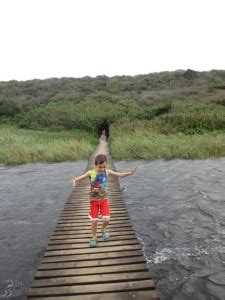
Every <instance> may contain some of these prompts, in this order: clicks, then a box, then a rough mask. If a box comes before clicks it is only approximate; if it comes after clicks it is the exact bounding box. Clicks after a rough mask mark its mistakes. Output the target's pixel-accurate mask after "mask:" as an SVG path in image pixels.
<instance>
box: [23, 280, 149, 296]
mask: <svg viewBox="0 0 225 300" xmlns="http://www.w3.org/2000/svg"><path fill="white" fill-rule="evenodd" d="M154 288H155V285H154V282H153V280H152V279H147V280H138V281H131V282H114V283H106V284H101V283H100V284H89V285H76V286H66V287H64V286H61V287H52V288H51V287H49V288H47V287H46V288H31V289H30V290H29V292H28V296H29V297H32V296H38V295H43V296H61V295H66V296H68V295H77V294H88V293H101V292H114V291H115V290H116V291H120V292H124V291H132V290H134V291H136V290H142V289H154Z"/></svg>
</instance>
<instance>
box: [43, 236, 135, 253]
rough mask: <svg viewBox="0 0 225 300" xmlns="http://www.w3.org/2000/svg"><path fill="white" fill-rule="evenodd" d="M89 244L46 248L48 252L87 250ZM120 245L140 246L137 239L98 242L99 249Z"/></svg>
mask: <svg viewBox="0 0 225 300" xmlns="http://www.w3.org/2000/svg"><path fill="white" fill-rule="evenodd" d="M87 244H88V247H89V240H88V241H87V242H85V243H75V244H69V245H50V246H48V247H47V248H46V250H48V251H52V250H65V249H82V248H87ZM118 245H139V243H138V241H137V239H136V238H135V239H133V240H131V239H130V240H121V241H112V240H110V241H107V242H105V241H101V240H98V248H99V247H113V246H118Z"/></svg>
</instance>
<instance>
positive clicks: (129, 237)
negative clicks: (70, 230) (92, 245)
mask: <svg viewBox="0 0 225 300" xmlns="http://www.w3.org/2000/svg"><path fill="white" fill-rule="evenodd" d="M132 239H136V236H135V235H134V234H127V235H122V236H121V235H117V236H112V235H111V236H110V241H121V240H132ZM89 241H90V237H83V238H77V239H64V240H63V239H62V240H50V241H49V243H48V244H49V245H66V244H76V243H88V242H89Z"/></svg>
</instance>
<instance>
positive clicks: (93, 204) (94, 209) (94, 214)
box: [89, 200, 98, 248]
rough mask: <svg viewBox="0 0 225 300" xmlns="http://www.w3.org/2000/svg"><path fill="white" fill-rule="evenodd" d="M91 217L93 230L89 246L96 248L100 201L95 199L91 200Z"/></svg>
mask: <svg viewBox="0 0 225 300" xmlns="http://www.w3.org/2000/svg"><path fill="white" fill-rule="evenodd" d="M89 217H90V219H91V221H92V222H91V231H92V239H91V240H90V244H89V246H90V247H91V248H94V247H96V246H97V225H98V203H97V201H95V200H91V201H90V213H89Z"/></svg>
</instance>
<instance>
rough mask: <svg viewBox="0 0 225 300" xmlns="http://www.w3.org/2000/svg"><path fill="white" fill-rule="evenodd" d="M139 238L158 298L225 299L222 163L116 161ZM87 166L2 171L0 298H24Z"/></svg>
mask: <svg viewBox="0 0 225 300" xmlns="http://www.w3.org/2000/svg"><path fill="white" fill-rule="evenodd" d="M136 165H137V166H138V171H137V173H136V174H135V175H134V176H130V177H126V178H123V179H121V180H120V183H121V188H122V190H123V195H124V200H125V203H126V205H127V209H128V212H129V215H130V217H131V220H132V223H133V226H134V229H135V231H136V234H137V237H138V239H139V241H140V243H141V244H142V247H143V250H144V255H145V258H146V261H147V264H148V266H149V269H150V273H151V275H152V277H153V278H154V280H155V282H156V284H157V288H158V289H159V290H160V292H161V299H163V300H170V299H173V300H214V299H215V300H218V299H219V300H220V299H221V300H224V299H225V159H217V160H210V159H209V160H170V161H164V160H157V161H141V160H139V161H132V162H131V161H129V162H125V161H120V162H115V167H116V169H117V170H118V171H125V170H128V169H130V168H131V167H133V166H136ZM86 166H87V161H76V162H63V163H56V164H41V163H38V164H26V165H20V166H15V167H8V166H5V165H1V166H0V176H1V180H0V189H1V194H0V197H1V199H0V299H26V296H25V295H26V291H27V289H28V288H29V286H30V285H31V283H32V280H33V277H34V275H35V273H36V269H37V267H38V265H39V263H40V261H41V259H42V255H43V253H44V251H45V248H46V246H47V244H48V241H49V239H50V237H51V234H52V231H53V229H54V227H55V225H56V222H57V219H58V218H59V216H60V213H61V211H62V209H63V207H64V204H65V202H66V200H67V198H68V196H69V195H70V193H71V190H72V187H71V183H70V178H71V176H72V175H79V174H81V173H82V172H84V170H85V169H86Z"/></svg>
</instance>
